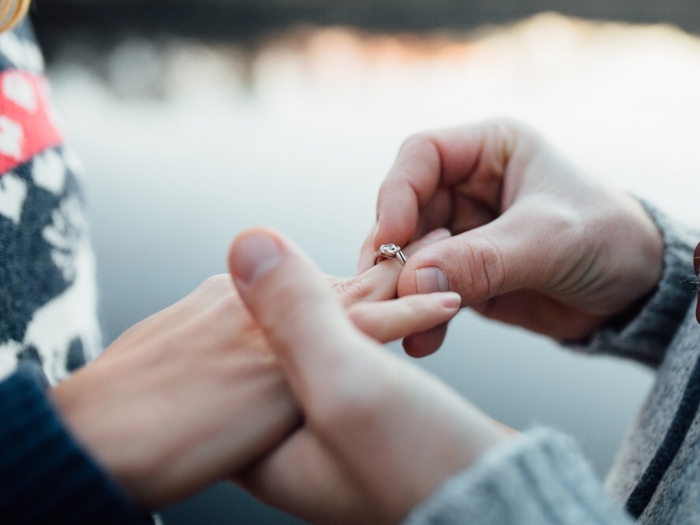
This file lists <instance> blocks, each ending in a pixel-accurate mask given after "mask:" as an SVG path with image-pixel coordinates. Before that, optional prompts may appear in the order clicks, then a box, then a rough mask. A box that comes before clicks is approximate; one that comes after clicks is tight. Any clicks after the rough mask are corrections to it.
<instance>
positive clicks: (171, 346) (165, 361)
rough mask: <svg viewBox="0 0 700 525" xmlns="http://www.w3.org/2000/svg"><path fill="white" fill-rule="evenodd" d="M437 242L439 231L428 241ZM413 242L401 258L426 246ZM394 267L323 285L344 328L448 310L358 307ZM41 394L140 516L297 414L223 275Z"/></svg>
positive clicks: (376, 295) (251, 456)
mask: <svg viewBox="0 0 700 525" xmlns="http://www.w3.org/2000/svg"><path fill="white" fill-rule="evenodd" d="M445 236H449V233H448V232H446V231H444V230H443V231H438V232H437V233H436V234H435V235H434V236H433V237H434V238H436V239H441V238H444V237H445ZM429 240H430V239H428V241H429ZM414 244H415V246H413V247H411V248H408V249H407V253H411V250H416V249H419V248H420V247H423V246H425V245H426V244H427V243H426V241H421V242H418V243H414ZM399 272H400V266H399V265H398V263H395V264H389V263H383V264H378V265H377V266H376V267H375V268H372V269H371V270H370V271H368V272H366V273H365V274H363V275H361V276H358V277H354V278H352V279H336V278H328V280H327V283H328V282H329V283H330V287H329V288H332V289H334V290H335V293H336V295H337V296H339V297H340V298H341V300H342V302H343V304H344V305H345V306H346V308H347V312H348V315H349V317H350V318H351V319H352V320H353V321H354V322H355V323H356V325H357V326H358V327H360V328H361V329H362V330H364V331H365V333H367V334H368V335H369V336H370V337H373V338H374V339H375V340H377V341H380V342H388V341H390V340H393V339H397V338H400V337H403V336H405V335H408V334H410V333H413V332H415V331H419V330H426V329H428V328H430V327H432V326H435V325H436V324H439V323H443V322H445V321H447V320H449V319H451V318H452V317H453V316H454V315H455V313H456V312H457V311H458V309H459V296H457V295H456V294H452V293H450V294H435V296H433V297H429V296H426V297H406V298H404V299H401V300H396V301H385V302H381V303H376V302H370V301H375V300H381V299H391V298H394V297H395V296H396V281H397V279H398V275H399ZM52 395H53V398H54V400H55V403H56V405H57V407H58V408H59V411H60V412H61V414H62V416H63V418H64V420H65V422H66V423H67V425H68V427H69V428H70V429H71V430H72V432H73V433H74V434H75V436H76V438H77V439H78V440H79V441H80V442H81V443H82V444H83V446H85V448H86V449H87V450H88V451H89V452H90V453H91V454H92V455H93V457H94V458H95V459H96V460H97V461H98V462H99V463H101V464H102V465H103V466H104V467H105V468H106V469H107V470H108V471H109V472H111V474H112V475H113V476H115V478H116V479H117V480H118V481H119V482H120V483H121V484H122V486H123V487H124V488H125V489H126V490H127V492H128V493H129V494H131V496H132V497H133V498H134V499H135V500H136V501H137V502H138V503H139V504H141V505H142V506H143V507H145V508H148V509H154V508H158V507H160V506H163V505H165V504H168V503H171V502H173V501H175V500H177V499H180V498H182V497H185V496H187V495H190V494H192V493H194V492H196V491H197V490H200V489H202V488H204V487H205V486H207V485H209V484H211V483H213V482H215V481H217V480H219V479H222V478H224V477H227V476H229V475H231V474H232V473H234V472H237V471H238V470H240V469H241V468H243V467H245V466H247V465H248V464H249V463H250V462H251V461H253V460H255V459H256V458H258V456H259V455H260V454H263V453H265V452H267V451H268V450H269V449H270V448H271V447H273V446H274V445H276V444H277V443H278V442H279V441H280V440H281V439H282V438H284V437H285V436H286V435H287V434H288V433H289V432H290V431H291V430H292V429H293V428H294V427H295V426H296V425H298V423H299V417H300V416H299V410H298V408H297V406H296V404H295V402H294V400H293V398H292V396H291V395H290V393H289V390H288V388H287V385H286V382H285V380H284V378H283V377H282V374H281V373H280V370H279V367H278V365H277V359H276V357H275V355H274V354H273V353H272V352H270V350H269V346H268V343H267V340H266V338H265V336H264V334H263V333H262V332H261V331H260V329H259V328H258V326H257V323H256V321H255V319H253V318H252V317H251V316H250V314H249V313H248V310H247V309H246V308H245V306H244V305H243V303H242V302H241V300H240V297H239V295H238V293H237V291H236V289H235V288H234V286H233V284H232V283H231V277H230V276H229V275H221V276H216V277H213V278H211V279H209V280H207V281H206V282H205V283H204V284H202V285H201V286H200V287H198V288H197V289H196V290H195V291H194V292H192V293H191V294H190V295H189V296H187V297H186V298H184V299H183V300H181V301H179V302H178V303H177V304H175V305H173V306H171V307H170V308H167V309H165V310H163V311H161V312H159V313H157V314H155V315H154V316H152V317H150V318H148V319H146V320H145V321H142V322H141V323H139V324H137V325H136V326H134V327H133V328H131V329H130V330H128V331H127V332H125V333H124V334H123V335H122V336H121V337H119V338H118V339H117V340H116V341H115V342H114V343H112V344H111V345H110V347H109V348H108V349H107V350H105V352H104V353H103V354H102V355H101V356H100V357H99V358H97V359H96V360H95V361H94V362H93V363H90V364H89V365H87V366H86V367H85V368H83V369H81V370H80V371H78V372H77V373H76V374H75V375H74V376H73V377H72V378H71V379H69V380H68V381H66V382H64V383H63V384H61V385H59V386H58V387H57V388H55V389H54V390H53V392H52Z"/></svg>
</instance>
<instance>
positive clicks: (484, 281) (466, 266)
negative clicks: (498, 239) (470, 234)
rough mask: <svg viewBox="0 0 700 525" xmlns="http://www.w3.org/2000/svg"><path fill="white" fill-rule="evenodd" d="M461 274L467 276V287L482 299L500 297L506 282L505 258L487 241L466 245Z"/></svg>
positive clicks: (481, 240) (480, 240)
mask: <svg viewBox="0 0 700 525" xmlns="http://www.w3.org/2000/svg"><path fill="white" fill-rule="evenodd" d="M460 264H461V266H462V267H461V268H460V274H461V275H464V276H467V283H466V284H467V286H468V287H469V289H471V291H472V293H473V294H474V295H475V296H476V297H478V298H482V299H486V298H490V297H493V296H494V295H498V294H499V293H500V291H501V289H502V288H503V283H504V282H505V269H504V267H503V258H502V257H501V254H500V252H499V250H498V248H497V247H496V246H495V245H494V244H493V243H492V242H491V241H489V240H487V239H479V240H477V241H472V242H469V243H467V244H466V250H465V252H464V256H463V257H462V258H461V260H460Z"/></svg>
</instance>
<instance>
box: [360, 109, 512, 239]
mask: <svg viewBox="0 0 700 525" xmlns="http://www.w3.org/2000/svg"><path fill="white" fill-rule="evenodd" d="M514 129H515V128H514V127H513V126H512V125H511V124H509V123H505V122H501V121H491V122H486V123H483V124H479V125H476V126H469V127H464V128H458V129H451V130H446V131H439V132H432V133H425V134H420V135H416V136H414V137H411V138H409V139H408V140H407V141H406V142H405V143H404V144H403V146H402V147H401V150H400V152H399V155H398V157H397V159H396V162H395V164H394V166H393V167H392V168H391V170H390V171H389V175H388V176H387V178H386V180H385V181H384V183H383V184H382V187H381V189H380V191H379V199H378V202H377V223H378V228H377V234H376V236H375V239H374V247H375V248H377V247H378V246H380V245H381V244H386V243H389V242H393V243H405V242H407V241H408V240H410V239H411V238H412V237H413V236H414V234H415V232H416V229H417V228H418V224H419V218H420V214H421V211H422V210H423V208H424V207H425V206H426V205H427V204H428V202H429V201H430V199H431V198H432V197H433V195H434V194H435V192H436V191H437V189H438V187H439V186H440V185H444V186H451V185H455V184H457V183H459V182H462V181H464V180H467V179H470V178H475V179H476V180H475V184H474V185H473V186H474V187H473V188H472V189H471V194H472V196H473V197H475V198H478V199H479V200H482V201H484V202H485V203H488V204H489V205H490V206H491V207H494V208H498V207H499V206H500V201H501V199H502V195H501V193H502V192H501V182H502V179H503V175H504V173H505V170H506V168H507V165H508V159H509V158H510V155H511V153H512V151H513V149H514V147H515V137H516V136H517V133H515V132H514Z"/></svg>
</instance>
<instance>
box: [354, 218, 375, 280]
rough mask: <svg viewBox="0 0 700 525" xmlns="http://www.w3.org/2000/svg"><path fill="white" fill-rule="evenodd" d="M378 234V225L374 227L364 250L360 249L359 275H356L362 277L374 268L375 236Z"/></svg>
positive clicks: (367, 238) (363, 246) (364, 243)
mask: <svg viewBox="0 0 700 525" xmlns="http://www.w3.org/2000/svg"><path fill="white" fill-rule="evenodd" d="M376 233H377V225H376V224H375V225H374V226H372V229H371V230H370V232H369V234H367V237H366V238H365V241H364V242H363V243H362V248H361V249H360V260H359V261H358V263H357V273H356V274H355V275H360V274H362V273H365V272H366V271H367V270H369V269H370V268H371V267H372V266H374V252H375V249H374V236H375V235H376Z"/></svg>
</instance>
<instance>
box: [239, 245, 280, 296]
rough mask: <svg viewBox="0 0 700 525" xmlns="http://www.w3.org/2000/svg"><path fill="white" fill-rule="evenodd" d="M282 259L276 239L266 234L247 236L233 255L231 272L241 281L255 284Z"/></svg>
mask: <svg viewBox="0 0 700 525" xmlns="http://www.w3.org/2000/svg"><path fill="white" fill-rule="evenodd" d="M281 258H282V252H281V251H280V247H279V246H278V245H277V242H275V239H274V238H273V237H272V236H270V235H267V234H265V233H251V234H248V235H245V236H244V237H242V238H241V239H239V240H238V241H236V244H235V246H234V250H233V252H232V253H231V270H232V271H233V272H234V273H235V274H236V277H238V278H239V279H240V280H242V281H244V282H246V283H248V284H253V283H254V282H255V281H257V280H258V279H260V278H261V277H262V276H263V275H265V274H266V273H267V272H269V271H270V270H272V269H273V268H274V267H275V266H277V263H278V262H279V261H280V259H281Z"/></svg>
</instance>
